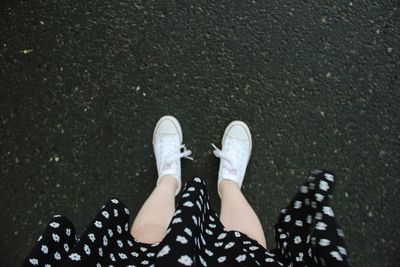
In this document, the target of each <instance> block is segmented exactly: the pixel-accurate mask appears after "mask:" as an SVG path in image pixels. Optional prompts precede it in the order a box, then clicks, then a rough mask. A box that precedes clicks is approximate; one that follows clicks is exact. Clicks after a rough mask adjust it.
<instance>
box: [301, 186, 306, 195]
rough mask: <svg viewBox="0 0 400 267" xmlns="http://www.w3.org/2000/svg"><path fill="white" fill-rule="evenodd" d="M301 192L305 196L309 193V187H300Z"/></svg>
mask: <svg viewBox="0 0 400 267" xmlns="http://www.w3.org/2000/svg"><path fill="white" fill-rule="evenodd" d="M300 192H301V193H303V194H306V193H308V188H307V186H305V185H302V186H301V187H300Z"/></svg>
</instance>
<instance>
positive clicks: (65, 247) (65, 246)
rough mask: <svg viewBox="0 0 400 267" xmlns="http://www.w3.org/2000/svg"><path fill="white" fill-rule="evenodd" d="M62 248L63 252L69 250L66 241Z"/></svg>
mask: <svg viewBox="0 0 400 267" xmlns="http://www.w3.org/2000/svg"><path fill="white" fill-rule="evenodd" d="M64 250H65V252H68V251H69V246H68V244H67V243H65V244H64Z"/></svg>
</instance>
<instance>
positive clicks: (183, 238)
mask: <svg viewBox="0 0 400 267" xmlns="http://www.w3.org/2000/svg"><path fill="white" fill-rule="evenodd" d="M176 241H178V242H179V243H182V244H186V243H187V242H188V241H187V239H186V238H185V237H183V236H180V235H177V236H176Z"/></svg>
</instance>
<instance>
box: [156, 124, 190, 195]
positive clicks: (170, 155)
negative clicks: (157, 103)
mask: <svg viewBox="0 0 400 267" xmlns="http://www.w3.org/2000/svg"><path fill="white" fill-rule="evenodd" d="M182 138H183V137H182V129H181V126H180V124H179V122H178V120H177V119H176V118H175V117H173V116H164V117H162V118H161V119H160V120H159V121H158V122H157V124H156V127H155V129H154V133H153V150H154V156H155V158H156V162H157V172H158V179H157V184H158V182H159V181H160V178H161V177H163V176H165V175H172V176H174V177H175V178H176V180H177V182H178V188H177V189H176V192H175V195H177V194H178V193H179V191H180V190H181V187H182V180H181V158H187V159H191V160H193V158H191V157H189V155H190V154H192V151H190V150H187V149H186V146H185V145H183V144H182ZM182 149H183V151H181V150H182Z"/></svg>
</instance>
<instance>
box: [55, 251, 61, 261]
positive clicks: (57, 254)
mask: <svg viewBox="0 0 400 267" xmlns="http://www.w3.org/2000/svg"><path fill="white" fill-rule="evenodd" d="M54 259H56V260H58V261H59V260H61V255H60V253H58V252H57V251H56V253H54Z"/></svg>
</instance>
